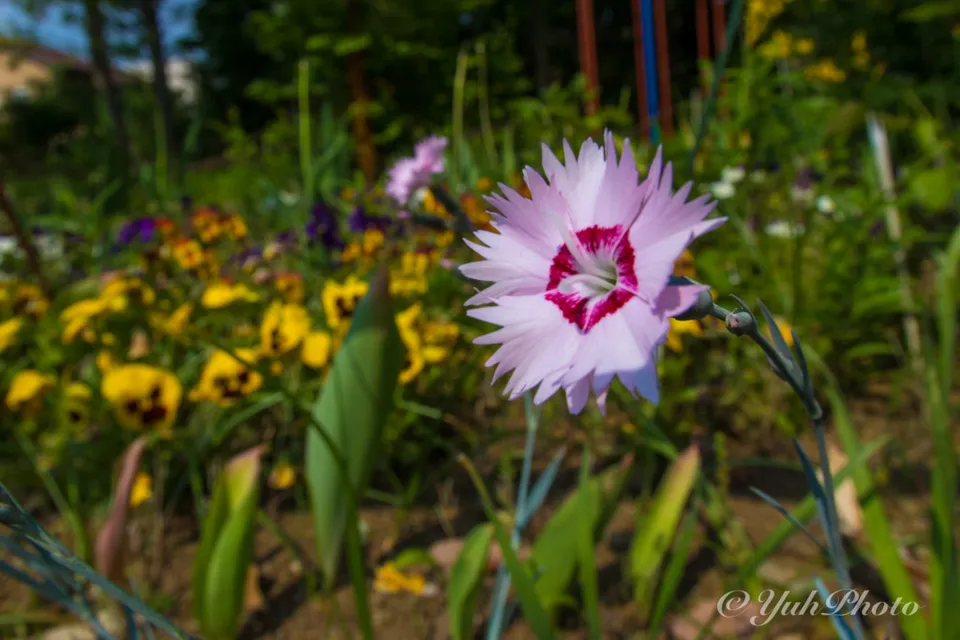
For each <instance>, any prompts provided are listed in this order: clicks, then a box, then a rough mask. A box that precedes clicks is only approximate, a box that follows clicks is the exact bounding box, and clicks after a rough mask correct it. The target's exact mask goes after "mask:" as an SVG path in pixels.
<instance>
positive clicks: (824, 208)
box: [817, 195, 837, 215]
mask: <svg viewBox="0 0 960 640" xmlns="http://www.w3.org/2000/svg"><path fill="white" fill-rule="evenodd" d="M817 210H818V211H819V212H820V213H825V214H827V215H829V214H831V213H833V212H834V211H836V210H837V205H836V204H835V203H834V202H833V198H831V197H830V196H827V195H823V196H820V197H819V198H817Z"/></svg>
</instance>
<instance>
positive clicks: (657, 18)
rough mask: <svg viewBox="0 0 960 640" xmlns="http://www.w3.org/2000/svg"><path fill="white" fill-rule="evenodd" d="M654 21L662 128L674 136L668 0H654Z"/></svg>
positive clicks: (667, 133)
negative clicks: (668, 36)
mask: <svg viewBox="0 0 960 640" xmlns="http://www.w3.org/2000/svg"><path fill="white" fill-rule="evenodd" d="M653 23H654V30H655V32H656V34H657V76H659V78H658V79H659V80H660V130H661V131H662V132H663V137H664V138H669V137H671V136H673V100H672V99H671V96H670V45H669V42H668V40H667V6H666V0H654V3H653Z"/></svg>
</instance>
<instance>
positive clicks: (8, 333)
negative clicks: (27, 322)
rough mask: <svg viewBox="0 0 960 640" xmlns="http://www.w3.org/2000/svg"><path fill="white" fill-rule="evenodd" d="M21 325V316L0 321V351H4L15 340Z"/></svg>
mask: <svg viewBox="0 0 960 640" xmlns="http://www.w3.org/2000/svg"><path fill="white" fill-rule="evenodd" d="M22 327H23V319H22V318H11V319H9V320H7V321H6V322H0V353H3V352H4V351H6V350H7V349H8V348H9V347H10V345H12V344H13V343H14V342H16V339H17V334H18V333H19V332H20V329H21V328H22Z"/></svg>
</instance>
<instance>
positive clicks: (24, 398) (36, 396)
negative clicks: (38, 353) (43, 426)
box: [6, 369, 57, 415]
mask: <svg viewBox="0 0 960 640" xmlns="http://www.w3.org/2000/svg"><path fill="white" fill-rule="evenodd" d="M56 383H57V381H56V379H55V378H54V377H53V376H51V375H49V374H46V373H41V372H39V371H36V370H34V369H24V370H23V371H20V372H18V373H17V375H15V376H14V377H13V381H12V382H11V383H10V389H9V390H8V391H7V398H6V401H7V408H8V409H10V411H23V412H24V413H26V414H28V415H30V414H33V413H36V411H37V410H38V409H39V408H40V397H41V396H42V395H43V393H44V392H46V391H48V390H50V389H51V388H53V386H54V385H55V384H56Z"/></svg>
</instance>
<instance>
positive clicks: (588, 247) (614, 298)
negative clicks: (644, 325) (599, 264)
mask: <svg viewBox="0 0 960 640" xmlns="http://www.w3.org/2000/svg"><path fill="white" fill-rule="evenodd" d="M576 236H577V239H578V240H579V241H580V246H581V247H582V248H583V250H584V251H585V252H586V253H589V254H597V253H599V252H600V251H604V252H608V253H609V254H611V255H612V256H613V260H614V263H615V264H616V266H617V286H616V287H615V288H614V289H613V290H612V291H611V292H610V293H608V294H607V295H605V296H603V297H602V298H600V299H599V300H594V301H592V300H591V299H590V298H587V297H586V296H582V295H579V294H577V293H561V292H560V291H558V290H557V287H559V286H560V283H561V282H563V280H564V279H566V278H568V277H569V276H573V275H577V273H578V271H577V265H576V261H575V260H574V259H573V255H572V254H571V253H570V249H568V248H567V246H566V245H563V246H561V247H560V250H559V251H557V255H555V256H554V257H553V262H552V264H551V265H550V279H549V281H548V283H547V294H546V298H547V300H549V301H550V302H552V303H553V304H555V305H557V308H558V309H560V312H561V313H562V314H563V317H564V318H566V319H567V321H568V322H570V323H571V324H573V325H576V326H577V327H578V328H579V329H580V331H582V332H583V333H587V332H589V331H590V330H591V329H592V328H593V327H595V326H596V325H597V323H598V322H600V321H601V320H602V319H603V318H605V317H607V316H609V315H610V314H612V313H616V312H617V311H619V310H620V309H621V308H623V306H624V305H625V304H627V302H629V300H630V298H632V297H633V295H634V294H633V293H631V291H636V289H637V274H636V272H635V271H634V260H635V254H634V251H633V246H632V245H631V244H630V239H629V238H628V237H627V234H626V233H623V228H622V227H621V226H620V225H616V226H613V227H599V226H596V225H594V226H592V227H587V228H586V229H581V230H580V231H578V232H577V234H576Z"/></svg>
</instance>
